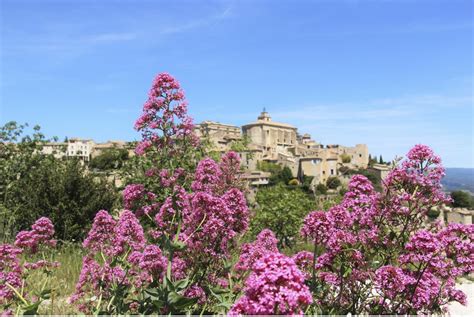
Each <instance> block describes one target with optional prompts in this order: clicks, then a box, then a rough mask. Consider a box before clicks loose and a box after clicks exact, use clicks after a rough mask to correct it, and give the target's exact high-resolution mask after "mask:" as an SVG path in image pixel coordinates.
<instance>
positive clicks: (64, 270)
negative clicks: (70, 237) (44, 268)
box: [27, 243, 83, 315]
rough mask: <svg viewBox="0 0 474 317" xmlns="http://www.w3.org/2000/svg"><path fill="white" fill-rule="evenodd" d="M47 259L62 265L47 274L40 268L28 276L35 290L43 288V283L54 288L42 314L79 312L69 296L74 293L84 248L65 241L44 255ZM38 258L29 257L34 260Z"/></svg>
mask: <svg viewBox="0 0 474 317" xmlns="http://www.w3.org/2000/svg"><path fill="white" fill-rule="evenodd" d="M44 256H45V258H46V259H48V260H52V261H57V262H59V263H60V266H59V267H58V268H56V269H54V270H53V273H52V275H51V276H49V277H48V276H47V275H46V274H44V273H43V272H40V270H38V271H35V272H33V273H32V274H31V275H30V276H28V279H27V283H28V285H29V286H30V287H31V289H34V290H41V288H42V286H43V284H45V285H46V288H50V289H51V290H52V294H51V299H50V300H48V301H45V302H43V304H42V305H41V307H40V310H39V313H40V314H45V315H46V314H51V315H60V314H77V313H78V311H77V310H76V309H75V307H74V306H73V305H71V304H69V303H68V298H69V297H70V296H71V295H72V294H73V293H74V289H75V285H76V283H77V280H78V278H79V274H80V273H81V268H82V256H83V250H82V248H81V247H80V246H79V245H77V244H72V243H65V244H63V245H61V246H60V247H58V249H56V250H53V251H51V253H48V254H45V255H44ZM35 260H39V258H38V259H28V261H30V262H34V261H35Z"/></svg>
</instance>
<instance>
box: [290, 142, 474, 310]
mask: <svg viewBox="0 0 474 317" xmlns="http://www.w3.org/2000/svg"><path fill="white" fill-rule="evenodd" d="M440 163H441V160H440V159H439V157H437V156H436V155H434V154H433V152H432V150H431V149H430V148H428V147H426V146H423V145H417V146H415V147H414V148H413V149H411V150H410V152H409V153H408V155H407V160H405V161H404V162H403V163H402V164H401V165H399V166H397V167H395V168H394V169H393V171H391V173H390V174H389V175H388V177H387V178H386V179H385V180H384V184H383V185H384V186H383V192H382V193H377V192H375V191H374V189H373V187H372V184H371V183H370V181H369V180H368V179H367V178H365V177H364V176H360V175H356V176H354V177H353V178H352V180H351V182H350V184H349V190H348V192H347V193H346V194H345V196H344V199H343V201H342V203H341V204H340V205H337V206H335V207H333V208H331V209H330V210H329V211H328V212H323V211H314V212H312V213H310V214H309V215H308V216H307V217H306V218H305V220H304V225H303V227H302V229H301V235H302V236H303V237H304V238H306V239H308V240H309V241H311V242H312V244H313V252H312V254H311V253H310V252H307V251H303V252H302V253H301V254H298V255H297V257H299V258H301V259H304V261H301V266H300V267H301V269H302V270H304V271H305V272H306V276H307V280H306V282H307V284H308V285H309V287H310V289H311V291H312V292H313V296H314V298H315V302H314V304H313V306H312V307H313V309H314V311H317V312H322V313H336V314H347V313H352V314H366V313H368V314H394V313H397V314H417V313H422V314H425V313H441V312H444V311H446V305H447V304H448V303H449V302H451V301H458V302H460V303H462V304H465V303H466V297H465V294H463V293H462V292H461V291H460V290H457V289H456V288H455V282H456V278H457V277H459V276H462V275H463V274H468V273H471V272H472V271H473V264H474V256H473V252H472V251H474V243H473V237H474V227H473V225H457V224H456V225H454V224H450V225H448V226H447V227H444V228H443V227H441V226H440V224H430V223H429V222H428V221H427V213H428V211H429V210H430V209H431V208H433V207H435V206H438V205H440V204H444V203H447V202H449V199H448V198H447V196H446V195H445V194H444V193H443V191H442V189H441V185H440V180H441V177H442V176H443V173H444V170H443V168H442V167H441V165H440Z"/></svg>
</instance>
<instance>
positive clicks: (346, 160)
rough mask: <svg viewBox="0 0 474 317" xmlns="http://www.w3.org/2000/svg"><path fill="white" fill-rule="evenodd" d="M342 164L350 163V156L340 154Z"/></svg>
mask: <svg viewBox="0 0 474 317" xmlns="http://www.w3.org/2000/svg"><path fill="white" fill-rule="evenodd" d="M341 160H342V163H344V164H347V163H350V162H351V156H350V155H349V154H342V155H341Z"/></svg>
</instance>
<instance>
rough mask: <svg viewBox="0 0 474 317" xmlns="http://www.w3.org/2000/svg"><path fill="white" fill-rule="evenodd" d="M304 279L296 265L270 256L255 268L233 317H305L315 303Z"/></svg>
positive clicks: (267, 254) (265, 257) (286, 259)
mask: <svg viewBox="0 0 474 317" xmlns="http://www.w3.org/2000/svg"><path fill="white" fill-rule="evenodd" d="M304 280H305V279H304V275H303V273H302V272H301V271H300V270H299V269H298V268H297V266H296V264H295V262H294V261H293V260H292V259H291V258H289V257H287V256H285V255H283V254H281V253H278V252H267V253H266V254H265V255H263V257H262V258H261V259H260V260H258V261H257V262H256V263H255V265H254V266H253V272H252V273H251V275H250V276H249V277H248V279H247V280H246V281H245V289H244V292H245V293H244V295H243V296H242V297H240V298H239V299H238V300H237V301H236V302H235V304H234V305H233V306H232V308H231V310H230V312H229V314H230V315H241V314H243V315H272V314H281V315H291V314H302V313H303V312H304V309H305V308H306V307H307V306H308V305H310V304H311V303H312V301H313V299H312V296H311V293H310V291H309V289H308V287H307V286H306V285H305V284H304Z"/></svg>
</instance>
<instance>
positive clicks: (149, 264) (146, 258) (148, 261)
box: [139, 245, 167, 277]
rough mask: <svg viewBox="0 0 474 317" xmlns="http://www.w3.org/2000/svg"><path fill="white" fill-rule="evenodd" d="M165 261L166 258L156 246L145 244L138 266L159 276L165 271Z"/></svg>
mask: <svg viewBox="0 0 474 317" xmlns="http://www.w3.org/2000/svg"><path fill="white" fill-rule="evenodd" d="M166 263H167V262H166V258H165V257H164V256H163V255H162V253H161V249H160V248H159V247H158V246H156V245H147V246H146V247H145V250H143V254H142V257H141V259H140V262H139V266H140V268H141V269H143V270H147V271H149V272H150V273H151V274H152V275H153V276H157V277H159V276H160V275H161V273H162V272H164V271H166Z"/></svg>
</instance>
